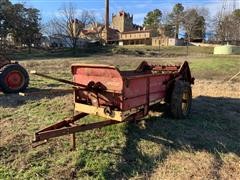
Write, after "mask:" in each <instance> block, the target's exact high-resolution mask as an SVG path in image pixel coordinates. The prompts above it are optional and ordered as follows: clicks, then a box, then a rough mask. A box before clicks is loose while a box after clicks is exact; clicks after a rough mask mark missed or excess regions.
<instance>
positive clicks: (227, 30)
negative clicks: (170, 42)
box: [143, 3, 240, 44]
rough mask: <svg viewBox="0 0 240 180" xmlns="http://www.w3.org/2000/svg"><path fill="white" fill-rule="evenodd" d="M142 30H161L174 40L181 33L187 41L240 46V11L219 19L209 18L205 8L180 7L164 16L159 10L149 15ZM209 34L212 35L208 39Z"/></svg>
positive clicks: (223, 15)
mask: <svg viewBox="0 0 240 180" xmlns="http://www.w3.org/2000/svg"><path fill="white" fill-rule="evenodd" d="M143 26H144V27H146V28H148V29H152V30H154V31H155V33H156V34H157V31H158V29H159V28H163V29H164V33H165V35H166V36H167V37H171V38H179V37H180V36H179V35H180V32H182V33H183V34H181V37H184V38H186V39H188V41H190V40H191V39H203V40H204V39H206V38H207V39H208V41H212V42H216V43H226V42H230V43H231V44H239V43H240V9H236V10H234V11H233V12H231V13H225V14H224V13H223V12H221V11H219V12H218V13H217V14H216V16H214V17H210V16H209V11H208V9H206V8H189V9H185V8H184V6H183V5H182V4H181V3H177V4H175V5H174V7H173V9H172V11H171V12H169V13H167V15H165V16H164V15H163V13H162V11H161V10H160V9H155V10H153V11H150V12H148V13H147V15H146V17H145V18H144V23H143ZM207 31H209V32H211V31H212V32H213V34H211V35H210V36H209V37H206V34H207Z"/></svg>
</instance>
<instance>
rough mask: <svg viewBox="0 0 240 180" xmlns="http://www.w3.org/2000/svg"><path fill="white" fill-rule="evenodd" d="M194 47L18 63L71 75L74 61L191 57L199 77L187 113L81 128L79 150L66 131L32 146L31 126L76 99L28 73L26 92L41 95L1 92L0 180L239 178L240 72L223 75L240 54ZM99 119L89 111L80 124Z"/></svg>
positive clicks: (125, 64)
mask: <svg viewBox="0 0 240 180" xmlns="http://www.w3.org/2000/svg"><path fill="white" fill-rule="evenodd" d="M194 48H195V50H193V51H194V52H195V53H191V54H190V55H189V56H188V57H186V56H184V52H185V50H182V51H181V50H180V49H178V50H177V51H178V52H177V54H178V55H176V56H172V55H171V56H169V54H174V53H175V51H176V49H170V50H169V49H166V50H165V51H163V52H162V53H163V54H165V52H167V51H169V52H168V55H166V56H159V57H158V56H156V55H152V56H150V55H146V56H145V55H144V56H140V57H139V56H138V55H136V54H131V53H130V54H131V55H126V54H124V55H122V54H121V53H120V52H119V53H116V54H115V55H114V54H108V55H107V56H104V55H101V54H98V55H94V56H90V55H89V56H84V57H57V58H52V59H49V58H47V59H46V60H45V58H44V57H39V58H37V57H35V58H33V59H31V58H30V57H29V60H27V61H21V62H20V63H21V64H22V65H24V66H25V67H26V68H27V69H28V70H33V69H35V70H38V71H39V72H45V73H47V74H50V75H55V76H56V75H57V77H62V78H66V79H69V80H70V79H71V74H70V65H71V64H72V63H75V62H82V63H102V64H114V65H116V66H118V67H119V68H120V69H130V68H135V67H136V66H137V65H138V64H139V63H140V62H141V61H142V60H147V61H149V62H152V63H158V64H179V63H181V62H183V61H184V60H188V61H189V63H190V66H191V69H192V74H193V76H194V77H195V78H196V84H195V85H194V86H193V96H194V99H193V107H192V113H191V115H190V117H189V118H187V119H184V120H174V119H169V118H163V117H154V116H149V117H146V118H145V119H143V121H142V122H141V123H139V124H132V123H131V124H127V123H126V124H120V125H114V126H109V127H106V128H103V129H96V130H92V131H88V132H84V133H78V134H77V150H76V151H69V149H70V148H71V146H70V141H69V140H70V137H68V136H64V137H60V138H57V139H52V140H50V141H49V142H48V143H47V144H45V145H43V146H39V147H37V148H35V149H34V148H32V147H31V140H32V138H33V134H34V132H35V131H37V130H39V129H41V128H43V127H46V126H47V125H50V124H52V123H54V122H57V121H59V120H62V119H64V118H65V117H69V116H72V115H73V112H72V108H73V104H72V94H67V93H66V94H64V93H62V94H56V93H55V94H50V95H49V94H47V93H46V92H47V91H46V89H49V88H50V89H51V88H53V89H56V88H62V87H64V88H67V87H68V86H66V85H62V84H60V83H58V82H55V81H52V80H46V79H42V78H39V77H36V76H31V81H30V87H29V91H42V92H43V94H42V95H38V96H30V97H21V96H18V95H3V94H0V138H1V139H0V179H129V178H133V179H138V178H139V179H238V177H240V119H239V117H240V109H239V107H240V78H239V77H238V78H236V79H235V80H234V81H233V82H226V80H228V79H229V78H230V77H232V76H233V75H234V74H236V73H237V72H239V70H240V56H213V55H211V54H210V53H209V50H208V49H202V48H196V47H194ZM145 50H146V49H145ZM145 50H144V51H145ZM121 51H122V50H121ZM129 51H136V49H133V50H131V49H130V50H129ZM146 51H148V50H146ZM151 51H156V49H155V50H151ZM179 54H181V55H179ZM96 120H97V118H96V117H93V116H91V117H88V118H85V119H84V122H91V121H96Z"/></svg>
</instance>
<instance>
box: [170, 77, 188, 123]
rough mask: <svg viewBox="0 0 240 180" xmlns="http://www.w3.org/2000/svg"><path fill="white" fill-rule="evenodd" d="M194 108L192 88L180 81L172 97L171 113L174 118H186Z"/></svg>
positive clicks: (175, 86) (175, 85)
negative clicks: (192, 107)
mask: <svg viewBox="0 0 240 180" xmlns="http://www.w3.org/2000/svg"><path fill="white" fill-rule="evenodd" d="M191 106H192V88H191V85H190V84H189V83H188V82H184V81H181V80H178V81H176V82H175V84H174V88H173V91H172V95H171V103H170V112H171V115H172V117H173V118H176V119H183V118H186V117H187V116H188V115H189V113H190V110H191Z"/></svg>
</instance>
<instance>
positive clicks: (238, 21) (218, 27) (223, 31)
mask: <svg viewBox="0 0 240 180" xmlns="http://www.w3.org/2000/svg"><path fill="white" fill-rule="evenodd" d="M238 12H239V14H238ZM214 25H215V31H216V40H217V41H220V42H221V43H224V42H231V43H236V44H237V42H239V41H240V9H239V10H238V9H237V10H235V11H234V12H232V13H231V14H223V13H221V12H219V13H218V14H217V16H216V17H215V19H214Z"/></svg>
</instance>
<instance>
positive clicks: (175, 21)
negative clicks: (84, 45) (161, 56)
mask: <svg viewBox="0 0 240 180" xmlns="http://www.w3.org/2000/svg"><path fill="white" fill-rule="evenodd" d="M73 21H78V26H75V25H76V24H74V23H73ZM101 22H103V21H101ZM101 22H100V23H99V17H96V16H95V15H94V12H91V11H84V10H83V11H79V10H78V9H77V7H76V6H74V5H72V4H69V5H65V6H63V8H61V9H59V12H58V16H57V17H53V18H52V19H51V20H50V21H49V23H47V24H46V25H45V26H43V25H41V16H40V11H39V10H38V9H36V8H27V7H26V6H25V5H24V4H21V3H16V4H13V3H11V2H10V1H9V0H0V45H3V44H4V43H5V41H6V37H7V35H8V34H11V35H12V36H13V38H14V41H15V44H18V45H20V46H22V45H25V46H27V47H28V48H29V52H30V51H31V47H32V46H33V45H34V46H37V45H39V43H40V39H41V35H42V34H48V35H54V34H59V35H62V36H65V37H68V42H67V43H69V46H70V47H72V48H74V49H75V48H76V46H77V42H78V38H79V35H80V33H81V32H82V31H83V30H84V29H85V28H86V27H88V26H91V27H92V28H93V29H94V30H96V31H101V30H103V29H101V28H102V27H103V26H102V23H101ZM143 26H144V27H145V28H147V29H151V30H152V31H153V33H154V34H155V36H158V35H159V29H161V28H162V29H164V31H163V32H164V35H165V36H167V37H171V38H180V37H184V38H186V39H188V40H189V41H191V40H192V39H205V38H206V33H207V29H211V30H212V31H213V32H214V34H213V35H212V36H211V40H212V41H216V42H218V43H219V42H222V43H225V42H228V41H229V42H236V43H237V42H240V9H236V10H234V11H233V12H231V13H228V14H223V13H221V12H219V13H218V14H217V15H216V16H215V17H213V18H211V17H210V16H209V12H208V10H207V9H205V8H188V9H185V7H184V6H183V5H182V4H181V3H177V4H175V5H174V6H173V8H172V10H171V12H168V13H167V14H166V15H164V14H163V12H162V11H161V10H160V9H155V10H152V11H150V12H148V13H147V15H146V16H145V18H144V23H143ZM95 35H96V36H98V37H96V39H99V40H100V39H101V34H100V33H99V34H95ZM1 47H2V46H0V48H1Z"/></svg>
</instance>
